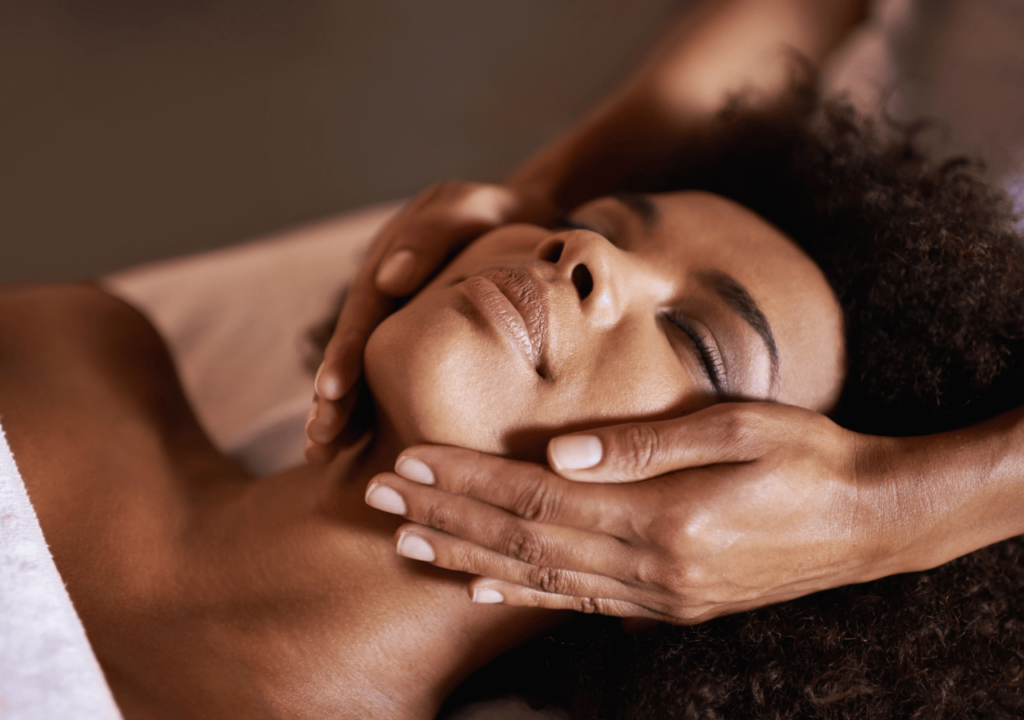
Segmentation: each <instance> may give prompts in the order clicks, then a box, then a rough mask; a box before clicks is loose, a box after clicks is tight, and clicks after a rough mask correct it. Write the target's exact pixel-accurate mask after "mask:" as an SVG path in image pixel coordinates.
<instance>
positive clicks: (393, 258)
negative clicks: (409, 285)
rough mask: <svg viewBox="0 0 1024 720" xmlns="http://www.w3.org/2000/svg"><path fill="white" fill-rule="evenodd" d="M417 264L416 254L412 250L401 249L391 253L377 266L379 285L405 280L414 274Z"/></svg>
mask: <svg viewBox="0 0 1024 720" xmlns="http://www.w3.org/2000/svg"><path fill="white" fill-rule="evenodd" d="M415 266H416V256H415V255H413V253H412V250H399V251H398V252H395V253H391V255H389V256H388V258H387V259H386V260H385V261H384V262H382V263H381V264H380V267H379V268H377V286H378V287H380V286H382V285H383V286H385V287H387V286H393V285H397V284H399V283H402V282H405V280H406V279H408V278H409V276H410V275H412V271H413V268H414V267H415Z"/></svg>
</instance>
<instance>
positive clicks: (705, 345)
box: [555, 213, 725, 392]
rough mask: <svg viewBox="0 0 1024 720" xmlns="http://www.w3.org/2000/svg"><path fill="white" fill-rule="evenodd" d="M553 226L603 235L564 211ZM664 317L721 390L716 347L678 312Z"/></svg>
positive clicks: (721, 369)
mask: <svg viewBox="0 0 1024 720" xmlns="http://www.w3.org/2000/svg"><path fill="white" fill-rule="evenodd" d="M555 228H556V229H559V230H589V231H590V232H595V233H597V234H598V235H602V237H605V236H604V235H603V234H602V233H599V232H598V231H597V230H594V228H592V227H589V226H587V225H584V224H583V223H581V222H579V221H578V220H575V219H573V218H572V217H571V216H570V215H568V214H564V213H563V214H561V215H559V216H558V217H557V218H555ZM613 244H614V243H613ZM665 317H666V319H668V321H669V322H670V323H672V324H673V325H674V326H676V327H677V328H679V330H681V331H682V332H683V334H684V335H686V336H687V337H688V338H689V339H690V342H692V343H693V346H694V347H695V348H696V350H697V354H698V355H699V356H700V361H701V364H702V365H703V366H704V369H705V371H706V372H707V374H708V377H709V378H710V379H711V384H712V385H714V386H715V389H716V390H717V391H718V392H722V386H723V383H724V378H725V363H724V362H722V357H721V355H719V354H718V349H717V348H716V347H715V346H714V345H712V344H711V343H709V342H708V341H707V340H706V339H705V338H704V337H703V336H702V335H701V334H700V333H698V332H697V331H696V330H694V329H693V326H692V325H690V323H688V322H687V321H686V319H685V318H683V317H682V316H680V315H679V314H677V313H675V312H666V313H665Z"/></svg>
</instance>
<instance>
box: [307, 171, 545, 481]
mask: <svg viewBox="0 0 1024 720" xmlns="http://www.w3.org/2000/svg"><path fill="white" fill-rule="evenodd" d="M552 214H553V211H552V208H551V206H550V205H549V204H547V202H546V201H545V200H544V199H543V197H542V196H541V195H540V194H539V193H530V192H528V191H527V189H526V186H525V185H523V186H519V187H518V188H517V189H516V190H513V189H511V188H509V187H505V186H500V185H484V184H481V183H471V182H463V181H458V180H450V181H447V182H441V183H438V184H436V185H432V186H431V187H429V188H427V189H426V190H425V191H423V192H422V193H420V194H419V195H417V196H416V197H415V198H414V199H413V200H412V201H410V202H409V204H408V205H406V206H405V207H404V208H403V209H402V210H401V211H400V212H399V213H398V214H397V215H396V216H395V217H394V218H392V219H391V220H390V221H389V222H388V223H387V224H386V225H385V226H384V227H383V228H382V229H381V230H380V232H379V233H378V235H377V237H376V238H375V239H374V241H373V244H372V246H371V248H370V252H369V255H368V257H367V259H366V261H365V262H364V264H363V266H362V267H361V268H360V270H359V273H358V274H357V275H356V278H355V280H353V282H352V285H351V287H349V289H348V294H347V296H346V299H345V304H344V306H343V307H342V310H341V315H340V316H339V318H338V324H337V326H336V328H335V330H334V334H333V336H332V337H331V340H330V342H329V343H328V344H327V347H326V349H325V351H324V360H323V362H322V363H321V365H320V369H319V371H318V372H317V375H316V382H315V383H314V387H315V390H316V397H315V398H314V403H313V408H312V409H311V411H310V414H309V417H308V419H307V420H306V435H307V441H306V459H307V460H309V461H310V462H323V461H326V460H329V459H330V458H331V457H333V455H334V454H335V449H336V448H335V447H334V445H333V443H334V441H335V439H336V438H337V437H338V435H339V433H340V432H341V431H342V429H343V428H344V426H345V422H346V420H347V418H348V415H349V412H350V411H351V409H352V407H353V405H354V404H355V400H356V397H357V395H358V391H359V384H358V382H357V381H358V380H359V378H360V376H361V374H362V368H363V350H364V349H365V348H366V342H367V340H368V339H369V337H370V335H371V334H372V333H373V331H374V329H375V328H376V327H377V325H379V324H380V322H381V321H382V320H383V319H384V318H385V317H387V315H388V314H389V313H390V312H391V311H392V310H393V309H394V306H395V299H396V298H399V297H403V296H406V295H411V294H412V293H414V292H415V291H416V290H418V289H419V288H420V287H421V286H422V285H423V284H424V283H425V282H426V281H427V280H428V279H430V277H432V276H433V275H434V273H435V272H436V271H437V270H438V269H439V268H440V267H441V266H442V265H443V264H444V263H445V262H446V260H447V259H448V258H450V257H451V256H452V255H453V254H455V253H456V252H457V251H459V250H461V249H462V248H463V247H465V246H466V245H467V244H468V243H469V242H470V241H472V240H473V239H474V238H476V237H477V236H479V235H480V234H482V233H484V232H487V231H488V230H491V229H493V228H495V227H497V226H499V225H503V224H506V223H509V222H519V221H529V222H545V221H547V220H548V219H550V216H551V215H552Z"/></svg>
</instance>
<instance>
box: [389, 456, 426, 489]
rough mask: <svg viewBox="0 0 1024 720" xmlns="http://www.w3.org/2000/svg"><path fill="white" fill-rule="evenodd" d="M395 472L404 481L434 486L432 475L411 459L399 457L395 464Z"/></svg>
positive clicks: (419, 463)
mask: <svg viewBox="0 0 1024 720" xmlns="http://www.w3.org/2000/svg"><path fill="white" fill-rule="evenodd" d="M395 472H396V473H398V474H399V475H401V476H402V477H404V478H405V479H406V480H412V481H413V482H418V483H422V484H423V485H433V484H434V473H433V472H431V471H430V468H428V467H427V466H426V464H425V463H423V462H422V461H420V460H417V459H416V458H411V457H400V458H398V462H396V463H395Z"/></svg>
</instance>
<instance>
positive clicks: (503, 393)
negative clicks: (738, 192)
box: [366, 192, 844, 459]
mask: <svg viewBox="0 0 1024 720" xmlns="http://www.w3.org/2000/svg"><path fill="white" fill-rule="evenodd" d="M570 218H571V223H570V224H571V225H573V227H572V228H570V229H560V230H548V229H545V228H540V227H537V226H533V225H508V226H504V227H501V228H498V229H496V230H494V231H492V232H490V233H488V234H487V235H485V236H483V237H481V238H480V239H479V240H477V241H476V242H474V243H473V244H472V245H470V246H469V247H468V248H467V249H466V250H464V251H463V252H462V253H461V254H460V255H459V256H458V257H456V258H455V259H454V260H453V261H452V262H451V263H450V264H449V265H448V266H447V267H446V268H445V269H444V270H443V271H442V272H441V273H440V274H439V275H438V276H437V277H436V278H435V279H434V280H433V281H432V282H431V283H430V284H429V285H428V286H427V287H426V288H424V289H423V290H422V291H421V292H420V293H419V294H417V295H416V296H415V297H414V298H413V299H412V300H411V301H410V302H409V303H408V304H407V305H406V306H405V307H403V308H402V309H401V310H400V311H399V312H397V313H395V314H394V315H392V316H391V317H390V318H388V319H387V320H386V321H385V322H384V323H383V324H382V325H381V326H380V327H379V328H378V330H377V331H376V332H375V333H374V334H373V336H372V337H371V339H370V342H369V344H368V346H367V350H366V368H367V377H368V380H369V383H370V387H371V389H372V390H373V393H374V395H375V397H376V398H377V401H378V403H379V406H380V409H381V411H382V412H383V414H384V416H385V421H386V422H388V423H390V425H391V426H393V428H394V429H395V430H396V431H397V432H398V434H399V437H400V438H401V439H402V440H403V441H404V442H406V443H414V442H433V443H445V444H452V445H461V446H465V447H470V448H474V449H478V450H482V451H486V452H491V453H499V454H506V455H513V456H518V457H524V458H534V459H536V458H542V457H543V456H544V448H545V445H546V442H547V440H548V439H549V438H550V437H551V436H553V435H554V434H557V433H559V432H564V431H566V430H578V429H584V428H587V427H593V426H596V425H605V424H610V423H615V422H618V421H623V420H628V419H637V418H649V419H656V418H666V417H671V416H675V415H680V414H684V413H687V412H692V411H694V410H696V409H699V408H701V407H704V406H706V405H709V404H711V403H715V402H719V401H722V400H726V399H761V400H767V399H771V400H776V401H778V402H782V403H787V404H793V405H800V406H803V407H806V408H811V409H814V410H818V411H827V410H828V409H830V408H831V407H832V406H833V405H834V403H835V401H836V399H837V398H838V394H839V390H840V386H841V384H842V380H843V368H844V347H843V328H842V313H841V311H840V309H839V306H838V304H837V302H836V300H835V298H834V296H833V294H832V291H831V289H830V287H829V285H828V283H827V282H826V280H825V278H824V276H823V275H822V274H821V271H820V270H819V269H818V267H817V266H816V265H815V264H814V263H813V262H812V261H811V260H810V259H809V258H808V257H807V256H806V255H804V253H803V252H802V251H801V250H800V249H799V248H797V246H796V245H795V244H793V242H792V241H790V240H789V239H788V238H787V237H786V236H784V235H783V234H781V233H780V232H779V231H778V230H776V229H775V228H774V227H772V226H771V225H769V224H768V223H767V222H765V221H764V220H762V219H761V218H760V217H759V216H758V215H755V214H754V213H752V212H750V211H749V210H747V209H746V208H744V207H742V206H740V205H737V204H736V203H733V202H731V201H729V200H726V199H724V198H721V197H718V196H715V195H711V194H708V193H702V192H680V193H674V194H667V195H657V196H649V197H648V196H623V197H621V198H602V199H600V200H596V201H593V202H591V203H588V204H586V205H584V206H582V207H580V208H578V209H577V210H576V211H575V212H573V213H572V214H571V215H570Z"/></svg>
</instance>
